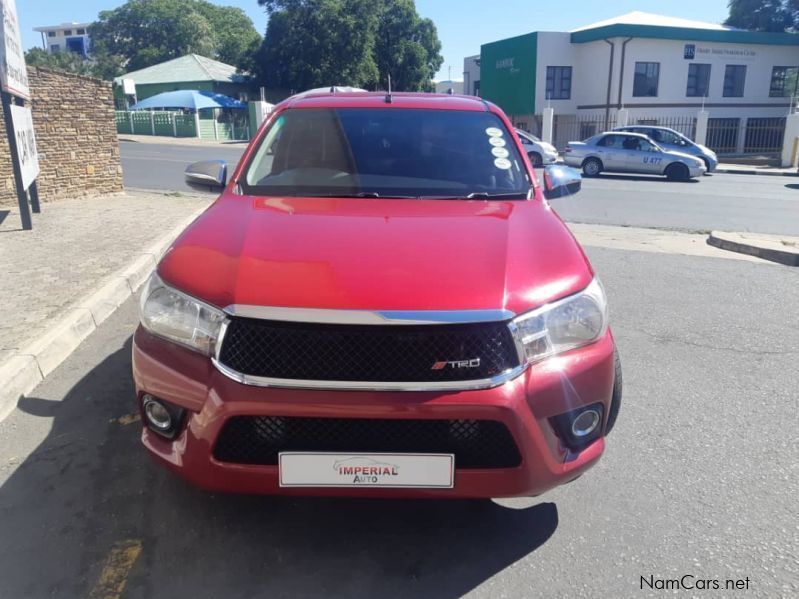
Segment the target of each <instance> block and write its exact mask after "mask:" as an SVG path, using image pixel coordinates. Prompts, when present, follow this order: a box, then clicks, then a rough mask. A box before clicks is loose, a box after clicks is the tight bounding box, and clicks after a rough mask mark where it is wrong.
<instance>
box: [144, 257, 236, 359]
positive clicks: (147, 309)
mask: <svg viewBox="0 0 799 599" xmlns="http://www.w3.org/2000/svg"><path fill="white" fill-rule="evenodd" d="M140 307H141V323H142V326H143V327H144V328H145V329H147V330H148V331H150V332H151V333H152V334H153V335H158V336H159V337H163V338H164V339H169V340H170V341H174V342H175V343H179V344H181V345H184V346H186V347H188V348H189V349H193V350H194V351H198V352H200V353H203V354H205V355H207V356H210V355H212V354H213V353H214V346H215V345H216V340H217V337H219V328H220V326H221V325H222V322H223V321H224V320H225V313H224V312H222V311H221V310H218V309H217V308H214V307H213V306H209V305H208V304H205V303H203V302H201V301H199V300H196V299H194V298H193V297H191V296H188V295H186V294H185V293H181V292H180V291H178V290H177V289H173V288H171V287H168V286H167V285H166V284H165V283H164V282H163V281H162V280H161V278H160V277H159V276H158V275H157V274H155V273H153V274H152V276H151V277H150V279H149V280H148V281H147V284H146V285H145V287H144V291H142V294H141V303H140Z"/></svg>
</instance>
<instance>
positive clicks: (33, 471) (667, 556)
mask: <svg viewBox="0 0 799 599" xmlns="http://www.w3.org/2000/svg"><path fill="white" fill-rule="evenodd" d="M588 249H589V254H590V256H591V259H592V261H593V263H594V266H595V267H596V269H597V271H598V272H599V273H600V275H601V276H602V278H603V280H604V283H605V285H606V288H607V291H608V294H609V297H610V302H611V317H612V322H613V327H614V332H615V335H616V338H617V341H618V345H619V348H620V352H621V356H622V361H623V364H624V381H625V388H624V400H623V404H622V411H621V415H620V417H619V421H618V424H617V426H616V429H615V430H614V432H613V433H612V435H611V436H610V437H609V439H608V448H607V452H606V454H605V457H604V458H603V459H602V461H601V462H600V463H599V464H598V465H597V467H595V468H594V469H593V470H591V471H590V472H588V473H587V474H586V475H585V476H583V477H582V478H580V479H578V480H577V481H575V482H574V483H572V484H570V485H567V486H565V487H561V488H559V489H557V490H555V491H553V492H550V493H548V494H546V495H544V496H542V497H538V498H533V499H516V500H503V501H500V502H488V501H475V502H470V501H460V502H448V501H392V500H382V501H367V500H351V499H350V500H347V499H335V500H333V499H324V498H321V499H319V498H308V499H283V498H270V497H246V496H226V495H218V494H207V493H204V492H202V491H199V490H196V489H194V488H192V487H190V486H188V485H187V484H185V483H183V482H182V481H180V480H178V479H176V478H175V477H174V476H172V475H171V474H169V473H168V472H166V471H164V470H162V469H161V468H160V467H159V466H157V465H156V464H154V463H152V462H151V461H150V460H149V458H148V457H147V456H146V455H145V453H144V450H143V449H142V447H141V446H140V444H139V440H138V436H139V426H140V424H139V423H138V422H130V420H129V419H128V418H126V417H127V416H128V415H130V414H131V413H132V412H134V405H133V386H132V383H131V378H130V335H131V332H132V330H133V328H134V326H135V324H136V320H137V315H136V307H135V303H134V302H133V301H128V302H127V303H126V304H124V305H123V306H122V307H121V308H120V310H118V311H117V313H116V314H114V315H113V316H112V317H111V318H110V319H109V320H107V321H106V322H105V323H103V324H102V325H101V326H100V327H99V329H98V330H97V332H96V333H94V334H93V335H92V336H91V337H89V339H87V340H86V342H84V344H83V345H82V346H81V347H80V348H79V349H78V351H76V352H75V353H74V354H73V355H72V356H71V357H70V358H69V359H68V360H67V361H66V362H64V363H63V364H62V365H61V366H60V367H59V368H58V369H57V370H56V371H55V372H54V373H53V374H51V375H50V376H49V377H48V379H47V380H46V381H45V382H44V383H42V384H41V385H40V386H39V387H38V388H37V389H36V390H35V392H34V393H32V394H31V397H29V398H26V399H24V400H22V401H21V403H20V405H19V408H18V409H17V410H16V411H15V412H14V413H13V414H12V415H11V416H10V417H9V418H8V419H6V420H5V421H4V422H2V423H0V539H2V542H0V597H4V598H5V597H9V598H17V597H26V598H38V597H59V598H61V597H66V598H70V597H87V596H88V597H95V598H96V597H102V598H110V597H118V596H120V593H121V594H122V596H124V597H125V598H127V599H138V598H148V599H149V598H159V597H175V596H180V597H193V598H204V597H209V598H218V597H230V598H233V599H236V598H239V597H242V598H243V597H247V598H250V597H312V596H330V597H333V596H337V597H338V596H347V597H381V598H382V597H387V598H391V597H398V598H399V597H401V598H403V599H404V598H407V597H417V596H418V597H437V598H439V597H444V598H447V597H458V596H461V595H464V594H467V595H471V596H475V597H492V598H493V597H592V598H593V597H609V598H610V597H612V598H614V599H616V598H623V597H647V596H652V597H661V596H665V594H668V595H669V596H672V595H676V596H678V597H691V596H699V597H704V596H716V597H731V596H736V597H737V596H741V597H796V596H799V561H797V555H799V526H798V525H797V519H796V497H797V495H799V476H798V475H799V471H798V466H797V465H799V448H798V447H797V441H796V429H797V424H799V422H798V421H797V418H799V416H798V415H797V409H796V407H797V405H796V390H797V388H799V370H797V368H796V363H797V357H798V356H799V312H797V310H796V309H795V302H794V303H793V304H792V303H791V302H789V301H788V300H787V298H790V297H795V295H796V289H797V286H799V271H797V270H796V269H790V268H788V267H782V266H777V265H771V264H759V263H751V262H743V261H736V260H721V259H715V258H697V257H686V256H678V255H671V254H654V253H643V252H632V251H620V250H610V249H602V248H588ZM684 575H690V576H693V577H696V578H695V579H694V580H696V579H717V580H720V581H722V585H723V584H725V581H726V579H734V580H741V581H742V582H741V584H747V586H748V591H745V590H741V591H737V592H734V593H733V592H724V591H682V592H677V593H674V592H672V591H670V590H668V591H663V590H648V588H647V587H645V590H641V584H642V583H641V577H645V578H646V579H649V577H650V576H653V577H654V578H655V579H656V580H661V579H674V578H681V577H683V576H684ZM746 579H748V582H746V583H745V582H744V581H745V580H746ZM686 580H691V579H686ZM655 584H657V583H655ZM121 585H124V592H123V591H122V586H121Z"/></svg>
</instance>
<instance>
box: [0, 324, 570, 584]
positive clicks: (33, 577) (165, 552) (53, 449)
mask: <svg viewBox="0 0 799 599" xmlns="http://www.w3.org/2000/svg"><path fill="white" fill-rule="evenodd" d="M62 367H63V366H62ZM45 395H46V394H45ZM132 398H133V383H132V380H131V376H130V339H128V341H127V342H126V343H125V345H124V347H123V348H121V349H120V350H118V351H116V352H114V353H113V354H111V355H110V356H109V357H107V358H106V359H105V360H104V361H103V362H102V363H100V364H99V365H98V366H97V367H95V368H94V369H93V370H91V371H90V372H89V374H87V375H86V376H85V377H84V378H82V379H81V380H80V381H79V382H78V383H77V384H75V385H74V386H73V387H72V388H71V389H70V390H69V392H68V393H67V394H66V396H65V397H63V398H60V397H46V396H43V397H31V398H25V399H22V400H21V401H20V404H19V409H20V410H22V411H24V412H26V413H27V416H26V418H28V419H30V415H32V416H34V417H41V418H48V419H51V425H52V426H51V429H50V432H49V434H48V435H47V437H46V438H45V439H44V440H43V441H42V442H41V443H40V444H39V445H38V447H37V448H36V449H35V451H33V452H32V453H31V455H29V456H27V457H26V458H25V459H24V460H23V461H22V462H21V463H19V465H18V467H17V468H16V470H15V471H14V472H13V474H12V475H11V476H10V477H9V478H8V480H7V481H6V482H5V483H4V484H3V485H2V487H0V538H2V539H3V543H2V544H0V581H2V582H0V595H2V596H8V597H23V596H24V597H39V596H58V597H86V596H89V595H90V594H91V593H92V589H93V588H94V587H95V585H96V584H97V581H98V580H99V578H100V577H101V574H102V572H103V570H104V567H105V566H106V564H108V559H109V554H110V553H111V552H112V550H113V548H114V547H116V546H118V545H119V544H120V543H125V542H133V543H135V544H137V546H140V548H141V552H140V553H139V554H138V557H137V558H136V559H135V561H134V562H133V563H132V565H130V568H129V570H126V569H125V568H124V567H123V566H124V564H122V565H121V566H120V564H119V563H117V564H116V565H114V564H112V568H111V575H112V577H113V576H117V577H118V578H121V580H122V581H123V582H124V584H125V590H124V594H123V596H124V597H126V598H133V597H137V598H138V597H141V598H144V597H148V598H149V597H167V596H188V597H195V598H199V597H274V596H279V597H282V596H290V597H303V596H319V595H322V594H324V595H335V596H364V597H365V596H369V597H407V596H436V597H458V596H461V595H463V594H464V593H466V592H468V591H470V590H472V589H474V588H475V587H476V586H478V585H480V584H481V583H483V582H485V581H486V580H488V579H490V578H491V577H492V576H493V575H494V574H496V573H497V572H499V571H501V570H503V569H505V568H507V567H509V566H510V565H512V564H513V563H515V562H517V561H518V560H520V559H522V558H524V557H525V556H527V555H528V554H530V553H531V552H533V551H535V550H536V549H537V548H538V547H539V546H541V545H542V544H544V543H545V542H546V541H547V540H548V539H549V538H550V537H551V536H552V535H553V533H554V532H555V530H556V529H557V526H558V511H557V508H556V506H555V505H554V504H552V503H539V504H537V505H533V506H532V507H528V508H525V509H518V510H515V509H511V508H506V507H502V506H500V505H498V504H496V503H493V502H490V501H425V500H360V499H357V500H356V499H324V498H302V499H298V498H275V497H256V496H236V495H220V494H209V493H206V492H203V491H200V490H198V489H195V488H193V487H191V486H189V485H188V484H186V483H184V482H183V481H181V480H179V479H178V478H176V477H174V476H173V475H171V474H170V473H168V472H166V471H165V470H162V469H161V468H160V467H159V466H157V465H156V464H154V463H152V462H151V461H150V459H149V458H148V457H147V456H146V455H145V453H144V449H143V448H142V447H141V444H140V441H139V433H140V423H139V422H138V421H135V420H134V418H133V417H132V416H133V414H134V413H135V409H134V405H133V400H132ZM126 416H127V417H126ZM131 420H134V421H131ZM3 466H4V464H0V467H3ZM106 573H108V572H107V568H106Z"/></svg>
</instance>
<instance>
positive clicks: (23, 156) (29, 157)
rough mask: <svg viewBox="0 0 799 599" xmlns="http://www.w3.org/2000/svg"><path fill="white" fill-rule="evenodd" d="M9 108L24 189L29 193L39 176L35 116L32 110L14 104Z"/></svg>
mask: <svg viewBox="0 0 799 599" xmlns="http://www.w3.org/2000/svg"><path fill="white" fill-rule="evenodd" d="M9 108H10V109H11V120H12V121H13V123H14V134H15V136H16V139H17V159H18V160H19V169H20V172H21V174H22V188H23V189H25V190H26V191H27V189H28V188H29V187H30V186H31V183H33V182H34V181H35V180H36V177H38V176H39V153H38V152H37V151H36V136H35V135H34V133H33V116H32V114H31V109H30V108H23V107H22V106H16V105H13V104H12V105H11V106H9Z"/></svg>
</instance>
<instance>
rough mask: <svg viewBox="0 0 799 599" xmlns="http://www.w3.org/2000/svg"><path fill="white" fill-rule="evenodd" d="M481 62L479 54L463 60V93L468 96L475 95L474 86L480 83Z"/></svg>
mask: <svg viewBox="0 0 799 599" xmlns="http://www.w3.org/2000/svg"><path fill="white" fill-rule="evenodd" d="M479 62H480V55H479V54H477V55H475V56H467V57H466V58H464V59H463V93H464V94H466V95H467V96H472V95H474V84H475V82H479V81H480V65H479ZM478 95H479V94H478Z"/></svg>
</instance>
